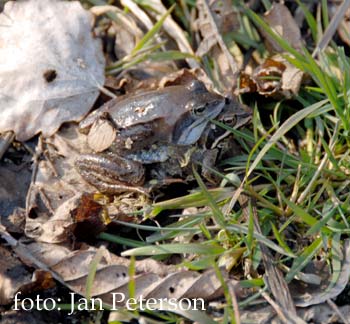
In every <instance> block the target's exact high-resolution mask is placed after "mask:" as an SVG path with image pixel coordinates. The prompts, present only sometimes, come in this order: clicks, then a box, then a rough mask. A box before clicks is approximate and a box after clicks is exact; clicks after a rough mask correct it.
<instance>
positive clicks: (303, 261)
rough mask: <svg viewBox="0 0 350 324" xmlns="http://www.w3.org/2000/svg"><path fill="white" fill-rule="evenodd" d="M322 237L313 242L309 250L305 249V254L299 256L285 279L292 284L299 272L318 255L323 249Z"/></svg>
mask: <svg viewBox="0 0 350 324" xmlns="http://www.w3.org/2000/svg"><path fill="white" fill-rule="evenodd" d="M322 242H323V241H322V237H318V238H317V239H315V241H313V242H312V243H311V244H310V245H309V246H308V247H307V248H305V249H304V251H303V253H301V254H300V256H298V257H297V258H296V259H295V260H294V262H293V266H292V267H291V269H290V271H289V272H288V273H287V275H286V277H285V279H286V281H287V282H290V281H291V280H292V279H293V278H294V277H295V276H296V275H297V274H298V272H299V271H301V270H302V269H303V268H304V267H305V266H306V265H307V264H308V263H309V262H310V261H311V259H312V258H313V257H314V256H315V255H316V253H317V252H318V250H319V249H320V248H321V247H322Z"/></svg>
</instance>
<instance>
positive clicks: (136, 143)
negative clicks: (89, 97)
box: [75, 81, 251, 193]
mask: <svg viewBox="0 0 350 324" xmlns="http://www.w3.org/2000/svg"><path fill="white" fill-rule="evenodd" d="M101 118H104V119H107V120H108V122H110V123H112V124H113V127H114V128H115V129H116V135H115V140H114V141H113V143H112V144H111V145H110V147H108V149H107V150H106V151H104V152H102V153H95V154H84V155H81V156H80V157H79V158H78V159H77V160H76V162H75V165H76V168H77V170H78V171H79V173H80V174H81V176H82V177H83V178H84V179H85V180H86V181H87V182H88V183H90V184H92V185H93V186H95V187H96V188H97V189H98V190H99V191H100V192H105V193H117V192H122V191H138V192H145V190H144V189H143V188H142V187H141V186H142V185H143V184H144V181H145V165H147V164H153V163H157V164H159V163H162V165H163V169H166V166H167V164H166V161H170V160H171V161H172V162H173V161H174V160H175V161H177V160H178V161H179V163H178V165H179V166H180V165H181V164H182V163H183V160H184V155H186V154H187V153H188V152H189V153H188V154H187V156H190V155H191V152H193V151H194V150H196V148H197V147H198V146H201V149H202V150H203V151H205V150H206V148H205V142H206V138H208V137H210V136H209V133H210V132H211V131H210V129H211V128H208V123H210V120H211V119H218V120H220V121H223V122H227V121H229V122H230V126H233V127H235V128H237V127H240V126H241V125H243V124H245V123H247V122H248V121H249V120H250V119H251V110H250V109H249V108H248V107H245V106H242V105H240V104H239V103H238V102H236V101H235V100H233V99H228V98H224V97H222V96H220V95H218V94H215V93H211V92H209V91H208V90H207V89H206V88H205V86H204V85H203V84H202V83H201V82H199V81H192V82H191V83H190V84H188V85H186V86H184V85H177V86H170V87H167V88H164V89H161V90H155V91H148V92H144V93H140V94H137V95H133V96H125V98H123V97H121V98H117V99H113V100H111V101H109V102H107V103H106V104H105V105H104V106H102V107H101V108H100V109H99V110H97V111H96V112H93V113H92V114H90V115H89V116H88V117H87V118H86V119H85V120H83V121H82V122H81V123H80V130H81V131H82V132H85V133H87V132H88V131H89V129H90V127H91V126H92V125H93V124H94V123H96V122H98V121H99V120H100V119H101ZM224 134H225V133H223V134H221V135H220V136H223V135H224ZM214 142H215V141H214ZM203 159H204V155H203ZM164 166H165V168H164Z"/></svg>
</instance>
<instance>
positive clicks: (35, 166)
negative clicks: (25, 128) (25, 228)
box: [26, 136, 43, 216]
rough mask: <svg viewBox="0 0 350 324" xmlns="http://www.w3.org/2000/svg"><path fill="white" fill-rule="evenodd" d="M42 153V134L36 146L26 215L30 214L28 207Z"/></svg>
mask: <svg viewBox="0 0 350 324" xmlns="http://www.w3.org/2000/svg"><path fill="white" fill-rule="evenodd" d="M42 153H43V141H42V136H40V137H39V141H38V145H37V146H36V150H35V154H34V155H33V172H32V177H31V180H30V186H29V189H28V193H27V197H26V216H28V214H29V210H28V208H29V205H30V200H31V196H32V193H33V188H34V183H35V179H36V176H37V173H38V168H39V157H40V155H41V154H42Z"/></svg>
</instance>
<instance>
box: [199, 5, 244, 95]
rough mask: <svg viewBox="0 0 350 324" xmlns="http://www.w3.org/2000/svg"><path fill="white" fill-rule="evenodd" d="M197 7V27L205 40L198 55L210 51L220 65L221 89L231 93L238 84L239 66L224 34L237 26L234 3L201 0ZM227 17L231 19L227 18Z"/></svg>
mask: <svg viewBox="0 0 350 324" xmlns="http://www.w3.org/2000/svg"><path fill="white" fill-rule="evenodd" d="M197 8H198V19H197V21H196V22H195V23H196V29H197V30H198V31H200V33H201V35H202V37H203V40H202V41H201V43H200V44H199V46H198V49H197V51H196V55H198V56H200V57H202V56H204V55H206V54H208V53H209V52H210V55H211V57H212V59H213V62H214V63H215V64H217V65H218V66H217V68H216V69H215V71H217V73H218V75H217V78H216V79H217V80H219V81H220V83H221V86H222V88H223V89H221V90H223V91H225V92H226V93H230V92H231V90H232V89H233V88H234V87H235V86H236V82H237V77H238V73H239V66H238V64H237V62H236V61H235V59H234V58H233V56H232V54H231V53H230V51H229V50H228V48H227V46H226V44H225V42H224V40H223V38H222V34H223V33H224V32H225V31H227V30H230V29H234V28H235V23H234V21H233V20H234V18H232V17H235V15H234V12H233V10H232V4H231V2H230V1H213V2H211V4H210V6H209V4H208V2H207V0H200V1H198V2H197ZM227 17H230V19H226V18H227ZM227 22H229V23H227ZM230 31H232V30H230Z"/></svg>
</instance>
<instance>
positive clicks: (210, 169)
mask: <svg viewBox="0 0 350 324" xmlns="http://www.w3.org/2000/svg"><path fill="white" fill-rule="evenodd" d="M218 153H219V152H218V150H217V149H211V150H205V151H204V152H203V153H202V159H201V162H202V163H201V165H202V172H201V174H202V176H203V178H205V179H206V180H208V181H209V182H210V183H212V184H215V185H217V184H219V183H220V180H221V178H220V177H219V176H218V175H217V174H216V173H215V172H214V171H217V169H216V167H215V164H216V160H217V157H218Z"/></svg>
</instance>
